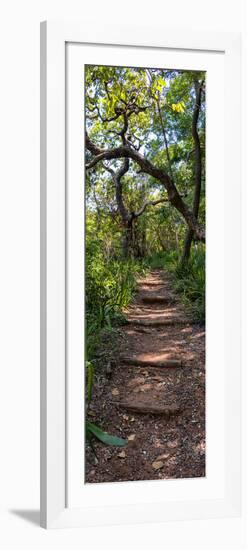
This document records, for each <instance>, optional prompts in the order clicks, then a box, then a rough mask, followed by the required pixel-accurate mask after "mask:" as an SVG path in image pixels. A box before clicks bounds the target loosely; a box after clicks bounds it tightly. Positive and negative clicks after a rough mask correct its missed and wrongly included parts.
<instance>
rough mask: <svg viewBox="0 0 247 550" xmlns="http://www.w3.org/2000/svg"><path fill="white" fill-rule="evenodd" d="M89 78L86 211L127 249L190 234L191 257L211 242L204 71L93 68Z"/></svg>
mask: <svg viewBox="0 0 247 550" xmlns="http://www.w3.org/2000/svg"><path fill="white" fill-rule="evenodd" d="M85 80H86V94H85V104H86V107H85V108H86V140H85V142H86V170H87V207H88V211H89V212H91V215H92V216H93V217H95V215H96V217H97V213H98V222H97V225H101V228H102V224H103V219H104V223H105V224H106V223H108V225H109V226H111V229H112V233H113V235H115V236H116V234H118V235H119V239H120V240H121V246H122V251H123V254H124V255H127V256H128V255H145V254H146V253H152V249H154V250H155V248H156V249H157V247H158V248H159V247H160V248H161V249H163V248H164V247H167V246H168V247H169V246H171V243H177V244H178V241H182V240H184V241H185V242H184V254H183V257H184V258H186V257H189V253H190V247H191V243H192V241H193V240H199V241H203V242H204V240H205V74H204V73H202V72H193V71H178V70H165V69H146V68H129V67H108V66H87V67H86V70H85ZM108 233H109V232H108ZM154 236H155V237H156V238H154ZM112 241H114V238H113V239H112ZM144 241H145V242H144ZM157 241H158V243H159V244H158V246H157ZM169 243H170V244H169Z"/></svg>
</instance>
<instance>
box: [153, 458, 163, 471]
mask: <svg viewBox="0 0 247 550" xmlns="http://www.w3.org/2000/svg"><path fill="white" fill-rule="evenodd" d="M152 466H153V469H154V470H160V469H161V468H163V466H164V462H162V460H157V461H155V462H153V464H152Z"/></svg>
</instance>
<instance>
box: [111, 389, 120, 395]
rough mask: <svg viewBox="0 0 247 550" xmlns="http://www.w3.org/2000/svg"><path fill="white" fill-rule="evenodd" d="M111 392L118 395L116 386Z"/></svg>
mask: <svg viewBox="0 0 247 550" xmlns="http://www.w3.org/2000/svg"><path fill="white" fill-rule="evenodd" d="M111 393H112V395H119V390H118V389H117V388H114V389H113V390H112V391H111Z"/></svg>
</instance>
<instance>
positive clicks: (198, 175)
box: [181, 80, 203, 263]
mask: <svg viewBox="0 0 247 550" xmlns="http://www.w3.org/2000/svg"><path fill="white" fill-rule="evenodd" d="M194 83H195V92H196V100H195V108H194V113H193V119H192V137H193V140H194V145H195V150H194V159H195V164H194V181H195V192H194V201H193V214H194V216H195V219H196V220H197V219H198V213H199V206H200V196H201V179H202V159H201V144H200V138H199V133H198V129H197V123H198V118H199V113H200V108H201V95H202V84H203V82H201V83H200V82H199V81H198V80H195V82H194ZM193 238H194V231H193V229H191V228H190V227H189V228H188V229H187V233H186V236H185V241H184V249H183V254H182V258H181V262H182V263H185V262H187V261H188V260H189V258H190V250H191V243H192V240H193Z"/></svg>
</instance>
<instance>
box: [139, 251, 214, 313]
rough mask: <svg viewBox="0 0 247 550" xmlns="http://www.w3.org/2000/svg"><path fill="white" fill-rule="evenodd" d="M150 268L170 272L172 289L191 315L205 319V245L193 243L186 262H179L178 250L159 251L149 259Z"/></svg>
mask: <svg viewBox="0 0 247 550" xmlns="http://www.w3.org/2000/svg"><path fill="white" fill-rule="evenodd" d="M148 263H149V266H150V268H152V269H155V268H156V269H158V268H161V269H166V270H167V271H168V272H170V273H171V276H172V283H173V286H174V289H175V290H176V291H177V292H178V293H179V294H180V296H181V299H182V302H183V304H184V306H185V308H186V310H187V311H188V313H189V314H190V315H191V317H192V318H193V319H194V320H195V321H198V322H200V323H203V322H204V321H205V284H206V281H205V279H206V277H205V246H204V245H203V244H194V246H193V248H192V249H191V256H190V259H189V260H188V262H186V263H183V264H182V263H181V255H180V252H179V251H178V250H173V251H169V252H159V253H158V254H156V255H154V256H152V257H151V258H150V259H149V262H148Z"/></svg>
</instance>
